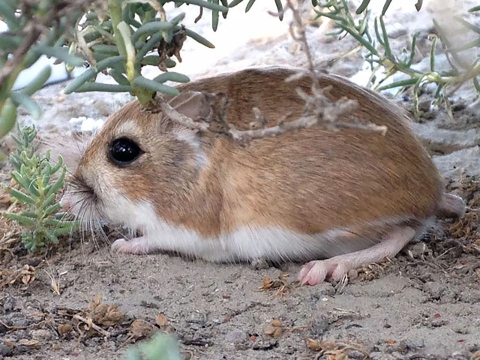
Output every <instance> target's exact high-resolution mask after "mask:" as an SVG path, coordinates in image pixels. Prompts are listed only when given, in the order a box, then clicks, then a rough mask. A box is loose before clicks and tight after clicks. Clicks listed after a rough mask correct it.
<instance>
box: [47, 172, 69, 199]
mask: <svg viewBox="0 0 480 360" xmlns="http://www.w3.org/2000/svg"><path fill="white" fill-rule="evenodd" d="M65 173H66V171H65V168H64V169H63V171H62V173H61V174H60V176H59V177H58V179H57V181H55V183H54V184H53V185H52V187H51V188H50V189H49V190H48V192H47V193H46V194H45V197H47V198H48V197H49V196H50V195H52V194H56V193H57V192H58V190H60V189H61V188H62V187H63V185H64V183H65Z"/></svg>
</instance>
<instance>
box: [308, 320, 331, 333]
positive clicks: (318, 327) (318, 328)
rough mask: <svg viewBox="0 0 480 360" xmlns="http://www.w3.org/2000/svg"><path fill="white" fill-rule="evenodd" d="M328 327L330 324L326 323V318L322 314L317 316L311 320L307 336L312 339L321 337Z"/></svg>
mask: <svg viewBox="0 0 480 360" xmlns="http://www.w3.org/2000/svg"><path fill="white" fill-rule="evenodd" d="M329 328H330V324H329V323H328V319H327V318H326V317H325V316H323V315H320V316H317V317H316V318H314V319H313V320H312V322H311V325H310V328H309V337H311V338H313V339H316V338H319V337H322V336H323V334H325V333H326V332H327V331H328V329H329Z"/></svg>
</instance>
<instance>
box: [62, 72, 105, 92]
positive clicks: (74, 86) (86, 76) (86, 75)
mask: <svg viewBox="0 0 480 360" xmlns="http://www.w3.org/2000/svg"><path fill="white" fill-rule="evenodd" d="M96 75H97V70H96V69H95V68H94V67H90V68H88V69H87V70H85V71H84V72H83V73H81V74H80V75H79V76H77V77H76V78H75V80H73V81H72V82H71V83H70V84H69V85H68V86H67V87H66V88H65V90H63V93H64V94H71V93H72V92H75V91H77V90H78V88H80V86H82V85H84V84H85V83H86V82H87V81H90V80H92V79H93V78H95V76H96Z"/></svg>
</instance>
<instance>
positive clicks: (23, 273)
mask: <svg viewBox="0 0 480 360" xmlns="http://www.w3.org/2000/svg"><path fill="white" fill-rule="evenodd" d="M35 271H36V268H35V267H33V266H30V265H24V266H23V267H22V268H20V269H8V268H3V269H0V289H2V288H4V287H6V286H9V285H13V284H16V283H22V284H24V285H30V284H31V283H33V281H34V280H35Z"/></svg>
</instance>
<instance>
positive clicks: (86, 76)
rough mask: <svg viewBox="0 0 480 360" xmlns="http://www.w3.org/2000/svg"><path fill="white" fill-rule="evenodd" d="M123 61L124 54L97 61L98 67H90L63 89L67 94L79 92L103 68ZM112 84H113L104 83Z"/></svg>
mask: <svg viewBox="0 0 480 360" xmlns="http://www.w3.org/2000/svg"><path fill="white" fill-rule="evenodd" d="M121 62H123V57H122V56H113V57H109V58H107V59H104V60H102V61H99V62H98V63H97V66H96V68H95V67H93V66H92V67H90V68H89V69H87V70H86V71H85V72H83V73H82V74H80V75H79V76H78V77H77V78H76V79H75V80H73V81H72V82H71V83H70V84H69V85H68V86H67V87H66V88H65V90H64V91H63V92H64V93H65V94H71V93H72V92H77V91H78V89H79V88H80V87H81V86H82V85H86V82H87V81H90V80H92V79H94V78H95V76H96V75H97V73H99V72H102V71H103V70H105V69H107V68H109V67H113V66H114V65H115V64H118V63H121ZM103 85H111V84H103Z"/></svg>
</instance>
